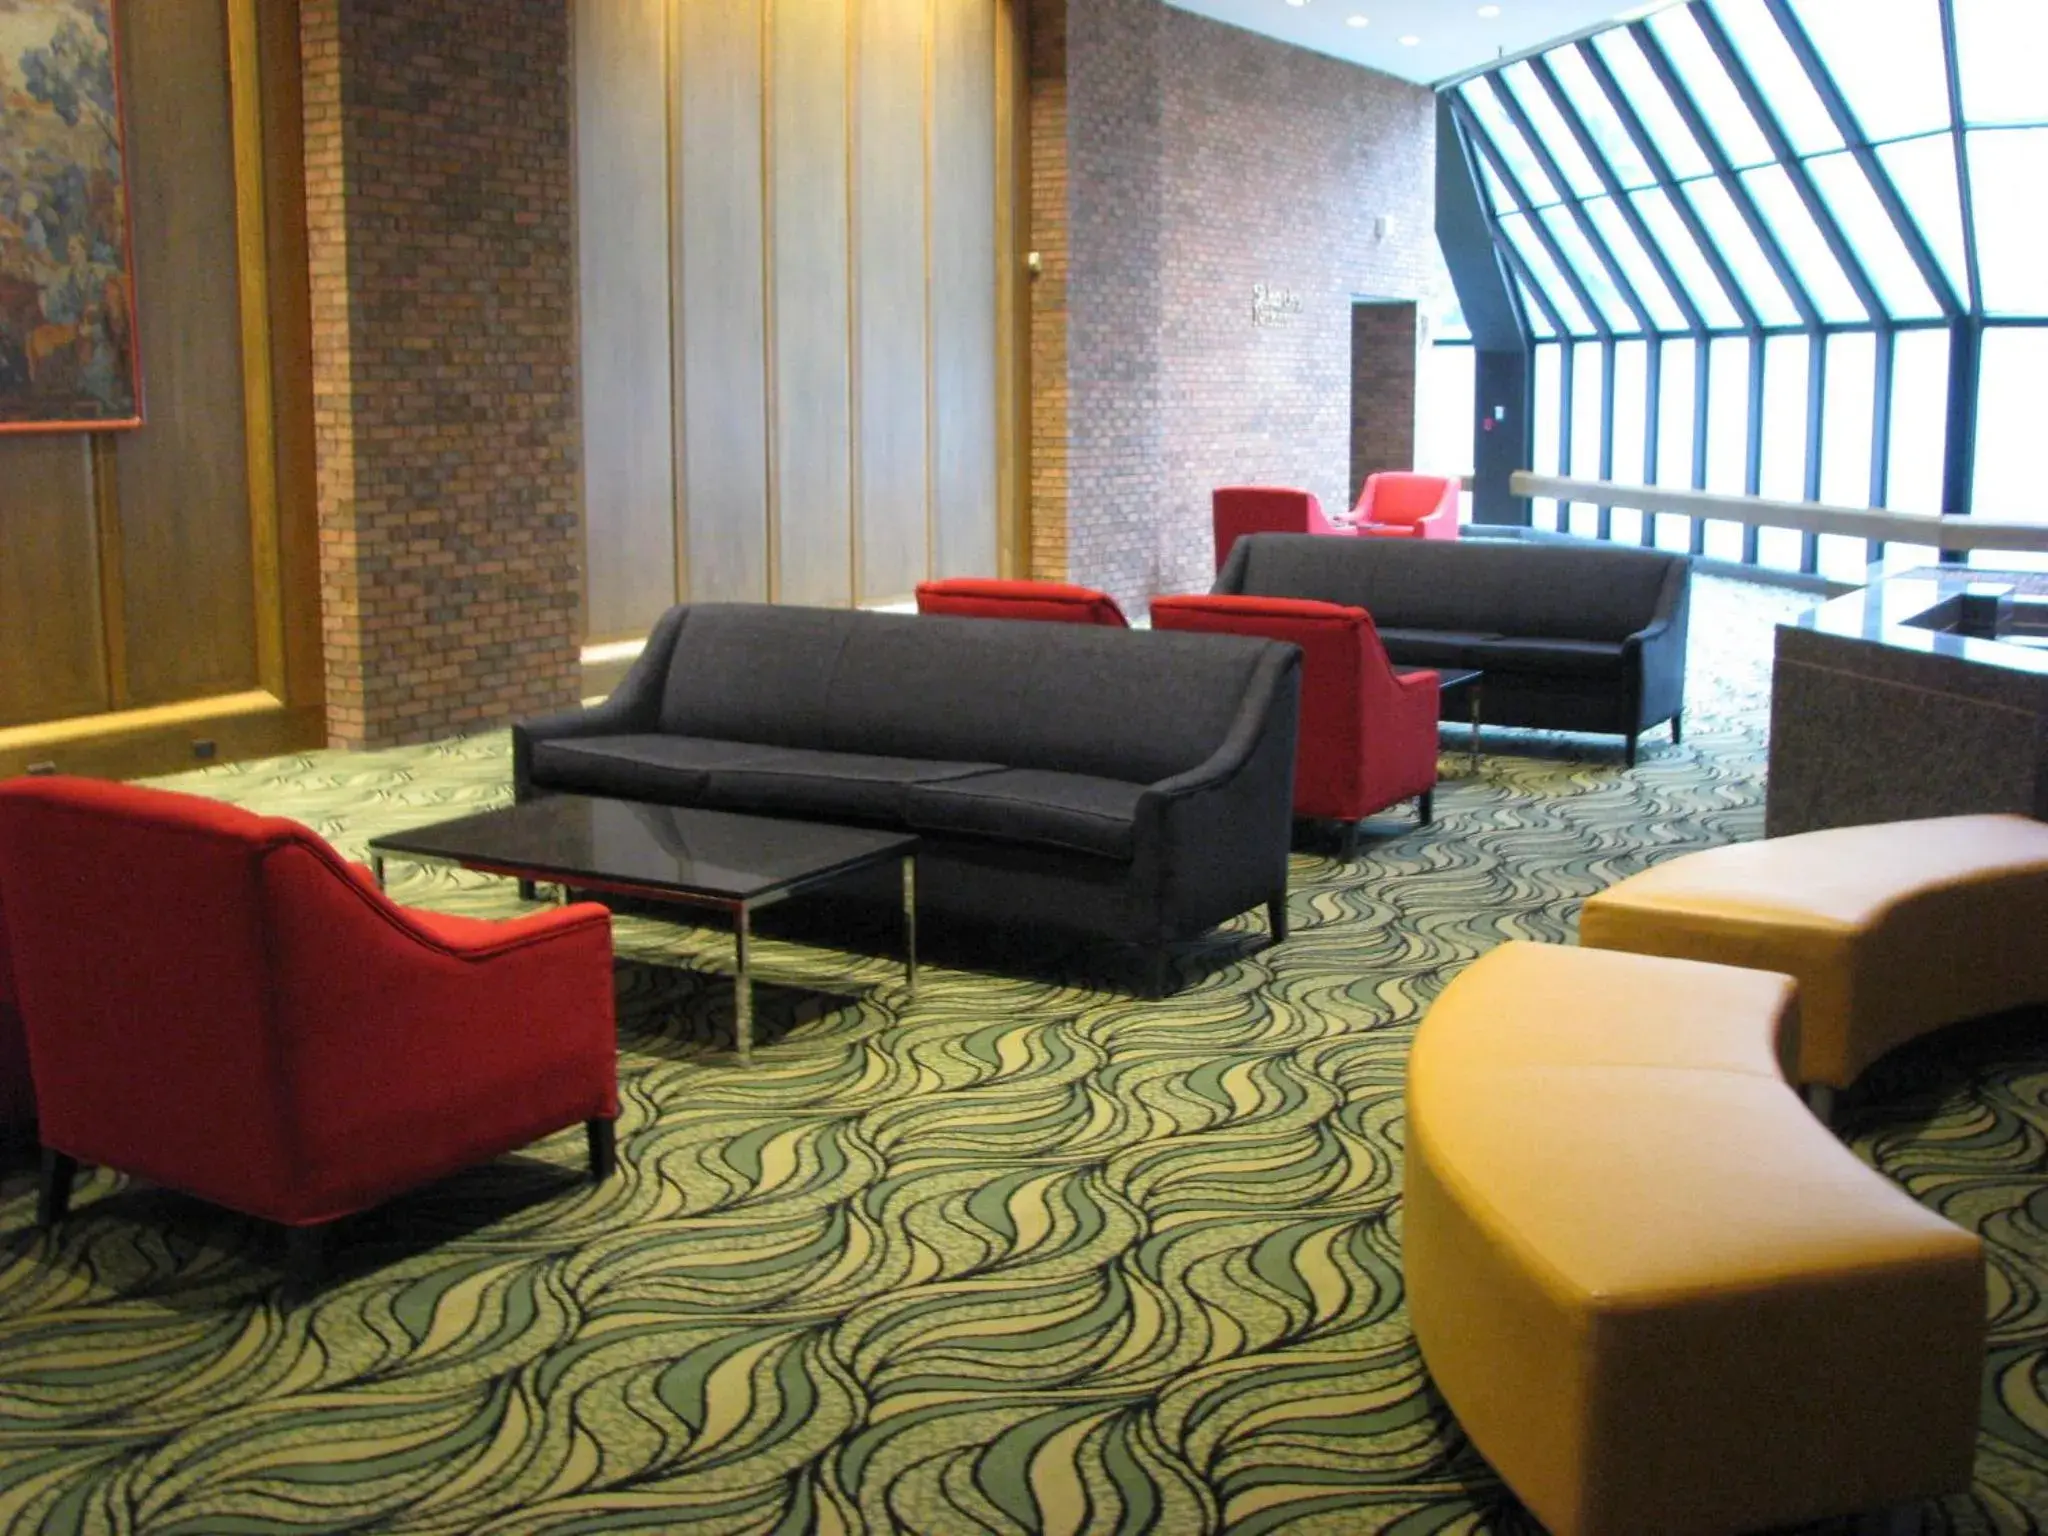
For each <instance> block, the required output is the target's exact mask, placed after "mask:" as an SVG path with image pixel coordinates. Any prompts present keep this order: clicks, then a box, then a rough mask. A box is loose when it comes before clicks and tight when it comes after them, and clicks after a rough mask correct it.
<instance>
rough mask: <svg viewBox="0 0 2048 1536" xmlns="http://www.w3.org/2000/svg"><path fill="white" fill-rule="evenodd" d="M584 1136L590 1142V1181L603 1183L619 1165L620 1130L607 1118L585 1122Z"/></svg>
mask: <svg viewBox="0 0 2048 1536" xmlns="http://www.w3.org/2000/svg"><path fill="white" fill-rule="evenodd" d="M583 1137H584V1140H586V1141H587V1142H589V1144H590V1182H591V1183H593V1184H602V1183H603V1182H604V1181H605V1180H606V1179H608V1178H610V1177H611V1176H612V1173H613V1172H614V1170H616V1169H617V1168H618V1166H619V1143H618V1132H617V1130H616V1128H615V1125H614V1122H612V1121H610V1120H605V1119H601V1118H600V1119H594V1120H586V1121H584V1122H583Z"/></svg>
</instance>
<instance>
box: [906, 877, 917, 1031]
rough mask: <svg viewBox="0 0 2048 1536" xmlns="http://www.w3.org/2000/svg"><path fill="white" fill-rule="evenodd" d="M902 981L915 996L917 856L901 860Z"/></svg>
mask: <svg viewBox="0 0 2048 1536" xmlns="http://www.w3.org/2000/svg"><path fill="white" fill-rule="evenodd" d="M903 980H904V984H905V986H906V987H907V988H908V989H909V992H910V995H911V996H912V997H915V996H917V855H916V854H914V853H913V854H909V855H907V856H906V857H905V858H904V860H903Z"/></svg>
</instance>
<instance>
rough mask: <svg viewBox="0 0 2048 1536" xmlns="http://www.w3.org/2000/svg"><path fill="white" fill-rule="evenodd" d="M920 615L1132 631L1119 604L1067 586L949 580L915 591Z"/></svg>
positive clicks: (1089, 589) (1105, 596) (922, 585)
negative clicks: (1044, 621)
mask: <svg viewBox="0 0 2048 1536" xmlns="http://www.w3.org/2000/svg"><path fill="white" fill-rule="evenodd" d="M917 611H918V612H919V613H937V614H944V615H946V616H947V617H950V618H956V619H1052V620H1055V621H1057V622H1059V623H1063V624H1103V625H1107V626H1108V627H1110V628H1112V629H1128V628H1129V627H1130V624H1129V622H1128V621H1127V620H1126V619H1125V618H1124V614H1123V610H1122V609H1121V608H1119V607H1117V605H1116V600H1115V599H1114V598H1112V597H1110V596H1109V595H1108V594H1107V593H1105V592H1097V591H1096V590H1095V589H1094V588H1093V587H1073V586H1068V585H1067V584H1066V583H1065V582H1063V581H993V580H989V579H987V578H985V577H981V576H951V577H948V578H947V579H946V580H944V581H921V582H919V583H918V585H917Z"/></svg>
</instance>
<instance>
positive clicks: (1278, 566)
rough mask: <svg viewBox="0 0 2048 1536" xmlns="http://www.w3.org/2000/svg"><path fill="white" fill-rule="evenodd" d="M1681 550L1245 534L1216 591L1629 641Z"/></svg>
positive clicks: (1464, 626) (1391, 625) (1413, 624)
mask: <svg viewBox="0 0 2048 1536" xmlns="http://www.w3.org/2000/svg"><path fill="white" fill-rule="evenodd" d="M1684 559H1685V557H1684V556H1683V555H1674V554H1667V553H1665V552H1663V551H1661V550H1653V549H1613V548H1598V547H1595V548H1586V547H1582V546H1579V545H1568V544H1537V543H1532V542H1528V541H1525V540H1521V539H1459V540H1455V541H1452V540H1423V539H1413V540H1411V539H1313V538H1303V537H1299V536H1290V535H1286V534H1260V535H1255V536H1253V537H1251V538H1248V539H1244V540H1241V541H1240V542H1239V544H1238V546H1237V548H1236V549H1235V550H1234V551H1233V552H1232V554H1231V559H1230V563H1229V564H1228V565H1226V566H1225V567H1224V569H1223V572H1222V574H1221V575H1219V576H1218V577H1217V578H1216V590H1217V591H1218V592H1249V593H1258V594H1261V595H1264V596H1268V597H1302V598H1313V599H1315V600H1317V601H1319V602H1325V603H1346V604H1350V605H1352V606H1355V607H1359V608H1363V609H1365V611H1366V612H1368V613H1370V614H1371V615H1372V616H1373V621H1374V622H1375V623H1376V624H1378V626H1379V627H1380V628H1381V629H1383V630H1386V629H1433V630H1454V631H1465V632H1471V631H1486V632H1491V633H1495V634H1504V635H1516V636H1521V637H1525V638H1528V639H1545V640H1606V641H1616V640H1623V639H1626V638H1627V637H1628V636H1629V635H1632V634H1634V633H1635V632H1636V631H1637V630H1639V629H1642V628H1643V627H1644V626H1646V625H1647V624H1649V623H1650V621H1651V619H1652V617H1653V616H1654V615H1655V613H1656V611H1657V601H1658V597H1659V595H1660V594H1661V593H1662V592H1663V590H1664V583H1665V580H1666V578H1667V577H1669V576H1670V575H1671V573H1672V569H1673V567H1674V565H1677V564H1679V563H1681V562H1683V561H1684Z"/></svg>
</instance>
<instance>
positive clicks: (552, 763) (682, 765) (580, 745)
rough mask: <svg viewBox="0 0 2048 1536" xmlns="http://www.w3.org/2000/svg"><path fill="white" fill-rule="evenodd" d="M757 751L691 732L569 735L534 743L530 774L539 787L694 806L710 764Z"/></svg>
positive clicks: (751, 745)
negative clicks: (558, 786) (683, 734)
mask: <svg viewBox="0 0 2048 1536" xmlns="http://www.w3.org/2000/svg"><path fill="white" fill-rule="evenodd" d="M761 750H762V749H761V748H760V747H759V746H757V745H755V744H754V743H752V742H746V741H706V740H703V739H701V738H699V737H694V736H580V737H578V736H570V737H564V738H561V739H559V740H555V741H540V742H536V743H535V744H534V748H533V778H534V782H535V783H536V784H538V785H539V786H541V787H542V788H551V787H553V786H556V785H573V786H574V787H575V789H576V790H577V791H578V792H579V793H581V794H586V795H617V796H618V797H620V798H621V799H625V800H660V801H666V802H668V803H670V804H677V805H694V804H696V803H697V802H698V800H699V798H700V797H701V796H702V794H703V792H704V786H705V784H706V782H707V781H708V780H709V778H710V775H711V770H712V769H713V768H715V767H718V766H720V765H721V764H725V763H732V762H738V761H739V760H741V759H742V758H745V757H749V756H755V755H758V754H759V753H760V752H761Z"/></svg>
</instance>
